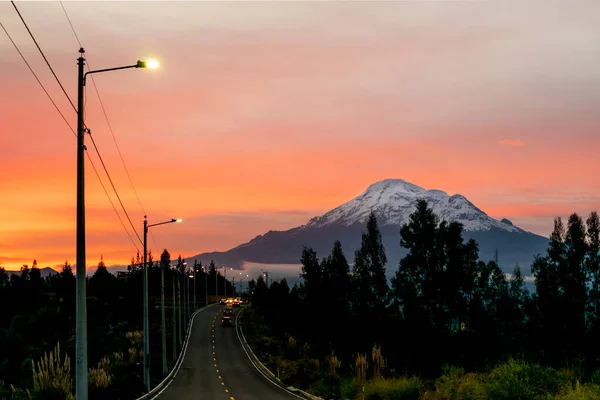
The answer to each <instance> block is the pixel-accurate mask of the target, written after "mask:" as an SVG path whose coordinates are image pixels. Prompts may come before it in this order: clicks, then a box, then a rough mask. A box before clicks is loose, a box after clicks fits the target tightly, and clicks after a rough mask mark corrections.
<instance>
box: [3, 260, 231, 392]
mask: <svg viewBox="0 0 600 400" xmlns="http://www.w3.org/2000/svg"><path fill="white" fill-rule="evenodd" d="M147 265H148V282H149V287H148V297H149V321H150V358H151V361H150V370H151V382H152V384H151V387H154V386H155V385H156V384H157V383H158V382H160V381H162V379H163V376H162V358H161V351H162V341H161V329H162V325H161V296H160V295H161V269H163V271H164V280H165V282H164V287H165V308H169V309H171V308H172V307H173V306H174V303H173V293H174V292H173V283H174V280H175V283H178V284H179V286H176V287H175V293H176V294H178V293H180V291H181V293H182V294H183V286H182V285H184V284H185V280H184V279H179V281H178V280H177V279H176V278H177V277H179V278H181V277H182V276H190V275H192V276H193V275H194V271H195V276H196V281H197V282H196V285H195V290H196V300H197V304H196V306H197V307H201V306H204V304H205V299H206V297H207V296H206V295H208V296H214V295H215V293H216V291H217V289H218V292H219V295H223V292H224V290H225V289H226V290H227V293H228V295H232V294H233V290H234V288H233V287H232V285H231V283H230V282H229V281H227V280H226V279H225V278H224V276H223V275H222V274H220V273H219V272H218V270H217V267H216V265H215V263H214V262H212V261H211V263H210V264H209V265H208V266H206V267H204V266H202V264H201V263H197V262H195V261H194V264H193V265H186V262H185V260H184V259H182V257H181V256H179V257H178V259H177V262H176V265H175V266H173V267H171V256H170V254H169V252H168V251H167V250H166V249H165V250H164V251H163V253H162V254H161V257H160V259H159V260H156V261H155V260H154V259H153V257H152V253H149V255H148V264H147ZM142 277H143V261H142V257H141V256H140V254H139V252H138V253H137V254H136V256H134V257H132V260H131V264H130V265H129V266H128V267H127V272H126V273H121V274H119V277H117V276H115V275H114V274H112V273H110V272H109V270H108V269H107V268H106V265H105V263H104V261H103V260H102V257H101V260H100V262H99V263H98V267H97V269H96V271H95V272H94V274H93V275H91V276H89V277H88V278H87V317H88V325H87V327H88V367H89V368H90V379H89V380H90V392H89V395H90V399H94V398H97V399H100V398H102V399H104V398H106V397H107V396H111V397H113V398H115V399H131V398H135V397H138V396H139V395H141V394H142V393H143V392H144V387H143V384H142V366H141V360H142V357H143V351H142V332H141V331H142V315H143V308H142V306H143V304H142V297H143V296H142ZM75 281H76V278H75V276H74V274H73V270H72V268H71V265H70V264H69V262H68V261H65V264H64V265H63V267H62V271H61V272H59V273H56V274H55V275H52V276H49V277H47V278H42V277H41V274H40V270H39V268H37V262H36V261H35V260H34V262H33V265H32V266H31V267H29V266H28V265H24V266H23V267H22V268H21V270H20V271H19V272H18V273H13V274H9V273H7V271H5V270H4V268H2V267H0V399H4V398H11V396H12V397H13V398H18V393H19V392H21V391H22V390H25V389H28V390H29V391H30V393H33V394H32V396H33V398H44V399H48V398H50V397H48V396H49V392H59V394H56V393H55V395H56V396H57V397H54V398H60V399H65V398H67V397H65V396H66V393H72V392H73V390H72V388H73V387H72V383H73V379H74V364H73V363H71V368H70V369H69V373H68V374H67V375H69V376H66V377H65V382H66V383H61V384H60V385H63V386H64V387H62V386H61V387H52V385H59V383H57V382H59V379H58V378H57V377H45V378H44V376H43V374H41V375H40V374H38V375H37V378H36V377H34V374H33V367H32V363H35V364H36V365H38V362H39V361H40V360H41V359H42V358H43V357H44V355H46V356H48V355H49V353H50V352H51V351H52V350H53V349H55V346H56V345H57V344H58V345H59V347H60V351H61V354H54V359H55V360H56V359H57V358H58V357H59V356H60V358H61V359H64V356H65V355H66V356H67V357H68V359H70V360H75V294H76V292H75ZM187 283H188V285H189V290H190V292H189V294H190V296H189V297H190V302H193V293H194V292H193V290H194V285H193V279H188V281H187ZM205 289H207V292H206V291H205ZM175 306H176V307H177V303H175ZM193 309H194V305H193V304H190V308H189V309H188V314H191V313H192V312H193ZM171 315H172V313H171V312H170V311H168V312H167V313H166V332H167V359H168V362H169V368H171V366H172V364H173V363H174V361H175V360H176V358H177V355H178V352H179V351H180V349H181V343H180V342H179V341H177V339H176V341H177V348H176V352H177V353H176V354H174V353H173V346H172V345H171V343H172V340H173V318H172V317H171ZM184 326H185V325H184ZM56 351H57V350H54V353H56ZM64 363H65V365H66V363H67V361H64ZM65 365H63V364H61V368H63V367H65ZM42 378H44V379H46V381H47V382H46V386H48V385H49V387H42V386H44V384H43V382H42V383H40V382H38V380H39V379H42ZM36 379H37V380H36ZM11 386H12V387H13V388H14V389H12V388H11ZM36 388H37V389H36ZM61 396H62V397H61Z"/></svg>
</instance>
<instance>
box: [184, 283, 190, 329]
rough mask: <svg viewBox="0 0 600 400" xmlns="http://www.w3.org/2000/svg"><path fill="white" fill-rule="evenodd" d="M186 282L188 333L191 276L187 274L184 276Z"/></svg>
mask: <svg viewBox="0 0 600 400" xmlns="http://www.w3.org/2000/svg"><path fill="white" fill-rule="evenodd" d="M183 281H184V282H185V319H184V321H185V329H186V331H187V327H188V323H189V322H190V276H189V275H188V272H187V271H186V272H185V275H184V276H183Z"/></svg>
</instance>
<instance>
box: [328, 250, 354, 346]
mask: <svg viewBox="0 0 600 400" xmlns="http://www.w3.org/2000/svg"><path fill="white" fill-rule="evenodd" d="M321 271H322V274H323V282H322V285H323V291H324V293H323V297H324V299H325V304H327V306H328V307H327V308H329V309H331V310H334V312H328V313H327V314H326V315H323V319H322V321H323V327H322V331H324V332H327V333H328V334H327V336H328V338H327V339H328V341H329V343H330V346H331V347H333V348H335V351H336V353H340V352H349V351H351V350H353V349H350V348H349V347H350V344H351V342H352V338H351V337H350V336H349V335H348V334H347V332H349V330H350V321H351V313H350V299H349V297H348V294H349V293H350V289H351V283H350V267H349V266H348V261H347V260H346V256H345V255H344V252H343V250H342V244H341V243H340V241H339V240H336V241H335V243H334V244H333V250H332V251H331V254H330V255H329V256H328V257H326V258H325V259H323V261H322V262H321Z"/></svg>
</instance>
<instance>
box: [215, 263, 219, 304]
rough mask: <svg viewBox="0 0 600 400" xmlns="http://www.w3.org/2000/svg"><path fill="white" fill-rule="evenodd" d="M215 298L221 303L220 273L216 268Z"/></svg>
mask: <svg viewBox="0 0 600 400" xmlns="http://www.w3.org/2000/svg"><path fill="white" fill-rule="evenodd" d="M215 296H216V298H217V303H218V302H219V271H217V269H216V268H215Z"/></svg>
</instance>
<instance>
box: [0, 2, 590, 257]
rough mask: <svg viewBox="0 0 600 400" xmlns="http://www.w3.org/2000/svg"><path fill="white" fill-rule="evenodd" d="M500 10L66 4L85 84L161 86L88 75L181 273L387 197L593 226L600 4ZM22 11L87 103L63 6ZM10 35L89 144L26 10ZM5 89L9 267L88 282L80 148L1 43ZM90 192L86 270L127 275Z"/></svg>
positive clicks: (103, 145) (3, 14)
mask: <svg viewBox="0 0 600 400" xmlns="http://www.w3.org/2000/svg"><path fill="white" fill-rule="evenodd" d="M501 3H502V4H500V2H498V3H494V2H397V3H394V2H373V3H371V2H367V1H365V2H350V1H349V2H302V1H298V2H270V1H268V2H267V1H265V2H222V3H218V2H148V3H144V4H143V6H141V3H140V2H83V1H81V2H64V6H65V8H66V10H67V11H68V12H69V16H70V18H71V20H72V22H73V25H74V27H75V29H76V31H77V34H78V36H79V38H80V40H81V42H82V45H83V46H84V48H85V50H86V58H87V62H88V65H89V66H90V68H92V69H102V68H110V67H114V66H120V65H132V64H135V60H138V59H139V60H148V62H149V64H148V67H150V65H152V67H158V68H153V69H152V70H151V71H150V70H141V69H135V68H132V69H129V70H123V71H115V72H110V73H106V74H95V75H90V76H93V77H94V78H93V79H94V81H93V82H92V81H91V78H90V80H89V81H88V84H87V95H86V98H87V100H86V124H87V126H88V127H90V129H91V132H92V135H93V137H94V140H95V141H96V144H97V145H98V148H99V149H100V152H101V154H102V157H103V159H104V162H105V164H106V167H107V168H108V170H109V172H110V174H111V177H112V178H113V183H114V185H115V186H116V188H117V190H118V192H119V196H120V198H121V201H122V202H123V204H124V205H125V207H126V209H127V211H128V213H129V216H130V218H131V221H132V222H133V224H134V226H135V227H136V229H137V233H138V234H139V235H140V236H142V235H143V220H144V215H147V216H148V223H149V224H152V223H156V222H161V221H168V220H170V219H171V218H181V219H183V220H184V222H183V223H180V224H168V225H164V226H160V227H153V228H150V231H151V235H149V238H148V246H149V247H150V248H151V250H152V252H153V254H154V257H155V258H158V257H159V255H160V252H161V251H162V250H163V249H164V248H167V249H168V250H169V252H170V253H171V257H172V258H176V257H177V255H179V254H181V255H182V256H183V257H187V256H191V255H195V254H198V253H201V252H204V251H216V250H219V251H223V250H228V249H230V248H232V247H234V246H237V245H239V244H241V243H244V242H246V241H248V240H250V239H252V238H254V237H255V236H256V235H259V234H263V233H265V232H267V231H269V230H287V229H290V228H293V227H296V226H298V225H301V224H304V223H306V222H307V221H308V220H309V219H310V218H312V217H314V216H316V215H320V214H323V213H324V212H326V211H328V210H330V209H332V208H334V207H336V206H338V205H340V204H342V203H345V202H346V201H349V200H350V199H352V198H353V197H355V196H357V195H359V194H360V193H361V192H362V191H364V190H365V189H366V188H367V186H369V185H370V184H371V183H373V182H376V181H379V180H382V179H385V178H400V179H404V180H407V181H409V182H412V183H414V184H416V185H419V186H421V187H423V188H426V189H434V188H435V189H441V190H444V191H445V192H447V193H448V194H450V195H452V194H455V193H460V194H462V195H464V196H465V197H467V198H468V199H469V200H470V201H472V202H473V203H474V204H475V205H476V206H477V207H479V208H480V209H482V210H483V211H485V212H486V213H488V214H489V215H491V216H493V217H495V218H498V219H500V218H508V219H510V220H511V221H512V222H513V223H514V224H515V225H518V226H520V227H521V228H523V229H526V230H530V231H532V232H535V233H538V234H541V235H544V236H548V235H549V234H550V231H551V229H552V219H553V217H555V216H567V215H568V214H569V213H571V212H578V213H580V214H582V216H583V217H584V219H585V218H586V217H587V215H588V213H589V212H590V211H592V210H598V209H599V208H600V207H599V205H600V194H599V193H600V175H599V171H600V157H599V156H598V149H599V148H600V135H599V132H600V113H598V111H597V107H598V104H600V68H598V65H599V64H598V63H599V61H600V59H599V54H600V42H599V41H598V37H599V35H600V24H598V23H597V16H598V15H600V3H597V2H589V3H588V5H587V6H586V7H582V6H578V7H572V5H570V4H569V3H568V2H558V3H556V5H553V6H549V5H548V2H546V1H545V2H543V3H541V2H540V3H538V2H527V3H522V2H508V3H507V2H501ZM19 8H20V10H21V12H22V14H23V16H24V18H25V19H26V20H27V22H28V24H29V26H30V28H31V29H32V31H33V33H34V34H36V36H37V38H38V40H39V44H40V46H41V47H42V49H43V50H44V52H45V54H46V56H47V58H48V59H49V61H50V62H51V63H52V65H53V67H54V69H55V72H56V73H57V75H58V77H59V78H60V79H61V82H62V83H63V85H64V86H65V89H66V91H67V93H68V94H69V96H70V97H71V99H73V100H75V99H76V95H77V87H76V83H77V58H78V57H79V53H78V50H79V45H78V43H77V40H76V39H75V37H74V35H73V32H72V31H71V28H70V27H69V24H68V22H67V20H66V18H65V15H64V13H63V10H62V8H61V6H60V5H59V3H58V2H19ZM165 16H168V18H167V17H165ZM0 22H2V24H3V25H4V27H5V28H6V30H7V31H8V32H9V34H10V35H11V36H12V38H13V40H14V41H15V42H16V44H17V45H18V46H19V48H20V50H21V51H22V52H23V55H24V56H25V57H26V58H27V60H28V62H29V63H30V65H31V66H32V68H33V69H34V71H35V72H36V74H37V75H38V77H39V78H40V80H41V81H42V83H43V84H44V86H45V87H46V89H47V90H48V91H49V93H50V94H51V96H52V97H53V99H54V100H55V101H56V103H57V105H58V106H59V107H60V109H61V111H62V112H63V113H64V115H65V117H66V118H67V120H68V121H69V123H70V124H71V126H73V127H75V126H76V114H75V112H74V110H73V109H72V108H71V105H70V104H69V103H68V101H67V99H66V98H65V96H64V95H63V93H62V91H61V89H60V87H59V86H58V84H57V83H56V81H55V80H54V78H53V76H52V74H51V73H50V71H49V69H48V68H47V66H46V64H45V63H44V61H43V59H42V57H41V56H40V54H39V53H38V51H37V49H36V47H35V44H34V43H33V42H32V41H31V38H30V37H29V35H28V33H27V31H26V30H25V28H24V27H23V25H22V23H21V21H20V20H19V18H18V16H17V15H16V13H15V12H14V10H13V8H12V6H11V4H10V2H0ZM156 60H158V61H156ZM158 62H160V65H159V64H158ZM94 83H95V84H96V85H97V88H98V91H99V93H100V96H101V98H102V103H103V104H104V108H105V109H106V112H107V114H108V117H109V120H110V125H111V126H112V130H113V132H114V135H115V138H116V141H117V142H118V145H119V149H120V152H121V154H122V156H123V158H124V160H125V163H126V165H127V169H128V171H129V175H130V177H131V180H132V181H133V184H134V186H135V189H136V191H137V196H136V193H135V192H134V190H133V189H132V186H131V183H130V181H129V178H128V175H127V173H126V171H125V169H124V168H123V165H122V163H121V158H120V155H119V152H118V150H117V147H116V146H115V143H114V140H113V137H112V135H111V131H110V129H109V127H108V124H107V122H106V120H105V117H104V114H103V110H102V107H101V105H100V102H99V101H98V97H97V95H96V91H95V88H94ZM0 88H2V90H1V93H2V95H0V133H1V134H0V148H2V150H3V151H2V157H0V171H1V178H0V182H1V183H2V189H3V190H2V196H1V197H0V266H2V267H5V268H7V269H18V268H19V267H20V266H21V265H23V264H28V265H31V263H32V261H33V259H34V258H35V259H37V261H38V265H39V266H42V267H45V266H52V267H54V266H57V265H60V264H63V263H64V262H65V259H67V260H69V262H71V263H72V264H74V263H75V200H76V198H75V187H76V186H75V184H76V150H77V147H76V139H75V136H74V135H73V133H72V132H71V131H70V130H69V128H68V127H67V125H66V124H65V122H64V121H63V120H62V118H61V116H60V115H59V114H58V113H57V111H56V110H55V109H54V107H53V106H52V104H51V103H50V101H49V100H48V98H47V97H46V95H45V94H44V92H43V91H42V89H41V88H40V86H39V85H38V83H37V82H36V80H35V78H34V77H33V76H32V74H31V72H30V71H29V70H28V69H27V66H26V65H25V64H24V62H23V60H22V59H21V58H20V56H19V54H18V53H17V52H16V50H15V49H14V47H13V45H12V44H11V42H10V41H9V40H8V37H7V36H6V35H5V34H4V32H3V31H0ZM86 143H87V144H88V151H89V155H90V157H91V158H92V160H93V163H94V166H95V168H96V169H97V171H98V173H99V174H100V177H101V178H102V182H103V183H104V185H105V187H106V190H107V191H108V193H109V195H110V198H111V200H112V202H113V203H114V205H115V206H116V207H117V211H118V212H119V214H120V215H121V218H122V219H123V221H124V224H125V225H126V227H127V228H128V229H129V231H130V232H131V226H130V225H129V222H128V220H127V218H126V217H125V216H124V215H123V213H122V210H121V209H120V205H119V201H118V199H117V198H116V197H115V195H114V193H113V192H112V188H111V186H110V183H109V182H108V179H107V178H106V175H105V173H104V170H103V169H102V165H101V163H100V161H99V159H98V156H97V155H96V154H95V151H94V150H93V147H92V146H91V143H90V141H89V138H86ZM86 179H87V181H86V207H87V213H86V217H87V258H88V263H89V265H90V266H92V265H95V264H97V263H98V261H99V259H100V256H101V255H102V256H103V258H104V261H105V262H106V264H107V265H113V264H121V265H122V264H128V263H129V261H130V259H131V256H132V255H135V253H136V251H137V250H136V246H137V249H139V250H140V251H141V249H142V247H141V244H140V241H139V240H138V238H137V237H136V235H135V234H133V233H131V235H132V238H133V240H134V242H135V245H134V243H132V241H131V240H130V238H129V237H128V236H127V234H126V233H125V231H124V229H123V227H122V225H121V223H120V222H119V219H118V218H117V216H116V215H115V211H113V209H112V207H111V204H110V203H109V201H108V199H107V197H106V195H105V193H104V190H103V188H102V186H101V185H100V183H99V181H98V178H97V177H96V174H95V172H94V169H93V168H92V166H91V164H90V163H89V162H86ZM138 197H139V200H140V202H141V206H140V204H139V203H138ZM142 206H143V208H142ZM298 256H299V257H300V254H299V255H298Z"/></svg>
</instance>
